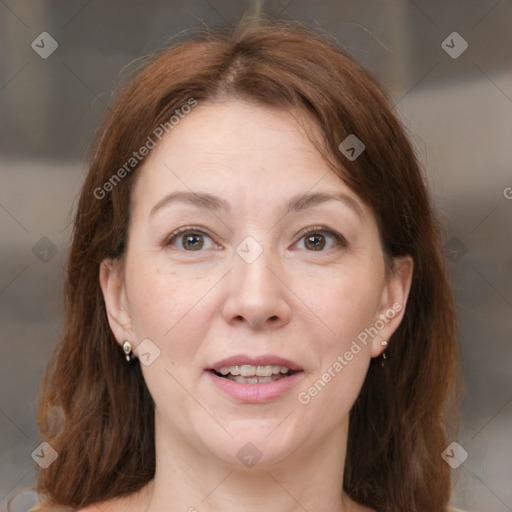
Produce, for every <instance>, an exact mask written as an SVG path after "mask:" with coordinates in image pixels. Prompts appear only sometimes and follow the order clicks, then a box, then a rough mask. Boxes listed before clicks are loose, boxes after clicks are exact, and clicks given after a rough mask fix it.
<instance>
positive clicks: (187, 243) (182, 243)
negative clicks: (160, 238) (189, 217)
mask: <svg viewBox="0 0 512 512" xmlns="http://www.w3.org/2000/svg"><path fill="white" fill-rule="evenodd" d="M207 240H210V242H209V245H208V242H207ZM164 245H165V246H166V247H167V246H173V247H174V248H176V249H181V250H183V251H187V252H200V251H201V250H202V249H211V248H213V246H214V245H215V244H214V242H213V240H212V238H211V237H210V236H209V235H208V234H207V233H205V232H204V231H203V230H201V229H195V228H191V227H184V228H181V229H178V230H176V231H175V232H174V233H172V234H171V235H169V237H168V238H167V240H166V241H165V243H164Z"/></svg>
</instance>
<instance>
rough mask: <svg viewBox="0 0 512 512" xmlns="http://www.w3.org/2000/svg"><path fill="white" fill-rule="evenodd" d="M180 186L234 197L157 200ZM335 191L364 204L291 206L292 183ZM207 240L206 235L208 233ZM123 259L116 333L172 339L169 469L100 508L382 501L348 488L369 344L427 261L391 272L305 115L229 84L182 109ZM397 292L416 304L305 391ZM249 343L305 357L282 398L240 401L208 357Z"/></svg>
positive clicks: (166, 441) (163, 429)
mask: <svg viewBox="0 0 512 512" xmlns="http://www.w3.org/2000/svg"><path fill="white" fill-rule="evenodd" d="M175 191H185V192H190V191H194V192H209V193H211V194H214V195H216V196H219V197H221V198H223V199H225V200H226V201H227V202H228V203H229V205H230V208H231V211H230V212H229V213H228V212H223V211H222V210H219V211H213V210H212V209H200V208H197V207H195V206H192V205H188V204H185V203H179V202H175V203H170V204H168V205H167V206H165V207H162V208H161V209H159V210H157V212H156V213H154V215H152V216H150V211H151V209H152V208H153V207H154V206H155V205H156V204H157V203H159V201H161V200H162V198H164V197H165V196H166V195H167V194H169V193H171V192H175ZM320 191H325V192H328V193H333V192H334V193H343V194H345V195H346V196H349V197H350V198H352V199H353V200H354V201H355V202H357V204H358V205H359V208H360V215H358V214H357V213H356V211H355V210H354V209H353V208H351V207H350V206H349V205H348V204H346V203H344V202H340V201H327V202H324V203H321V204H318V205H316V206H313V207H311V208H306V209H304V210H303V211H299V212H292V213H289V214H287V215H284V213H283V210H282V209H283V206H284V205H285V204H286V203H287V201H288V200H289V199H290V198H291V197H292V196H295V195H297V194H301V193H308V192H320ZM184 226H197V227H201V228H202V229H203V230H204V231H205V232H206V234H204V235H202V236H201V233H199V238H192V245H191V244H190V243H189V244H188V245H187V240H189V242H190V238H188V239H187V235H188V236H189V237H190V235H193V234H194V233H195V234H196V236H197V235H198V233H197V229H196V230H192V231H193V233H190V232H189V233H181V234H180V235H179V236H178V237H176V238H175V239H174V240H171V243H170V245H168V246H166V245H165V241H166V239H168V238H169V235H170V234H171V233H172V232H173V231H175V230H176V229H178V228H181V227H184ZM314 226H322V227H324V228H325V229H329V230H331V231H333V232H334V233H339V234H340V235H342V236H343V237H344V238H345V239H346V241H347V242H348V246H346V247H345V246H343V245H342V244H340V243H339V242H337V240H336V237H335V236H333V235H331V234H329V233H325V232H322V231H320V233H319V230H316V231H315V233H316V234H317V235H316V236H317V238H315V237H313V240H311V234H310V236H309V237H308V236H304V234H303V233H302V231H303V230H304V229H305V228H309V227H314ZM247 236H251V237H253V238H254V239H255V240H257V242H258V243H259V244H260V246H261V248H262V249H263V252H262V253H261V254H260V255H259V257H258V258H257V259H256V260H255V261H254V262H252V263H248V262H247V261H245V260H244V259H243V258H242V257H240V256H239V254H238V253H237V252H236V249H237V247H238V246H239V244H240V243H241V242H242V241H243V240H244V239H245V238H246V237H247ZM193 242H196V245H195V247H197V244H199V246H200V244H201V242H202V243H203V244H204V245H203V246H202V248H201V247H200V248H199V249H196V250H194V245H193ZM315 242H317V245H316V246H315ZM318 246H320V248H319V249H318ZM315 247H317V248H316V250H315ZM250 250H251V251H254V248H253V249H250ZM125 265H126V266H125V271H124V272H123V269H122V267H121V265H120V264H119V262H118V261H112V260H105V261H104V262H103V263H102V265H101V270H100V282H101V286H102V290H103V294H104V297H105V305H106V309H107V313H108V319H109V322H110V326H111V328H112V331H113V333H114V335H115V337H116V339H117V341H118V343H119V344H120V345H122V343H123V341H124V340H126V339H128V340H130V341H132V343H133V344H134V349H135V348H136V347H137V346H138V345H139V344H140V343H141V342H142V340H144V339H150V340H151V342H152V343H153V344H154V345H155V346H156V347H158V349H159V350H160V355H159V356H158V357H157V358H156V359H155V360H154V361H153V362H152V364H150V365H148V366H145V365H142V364H141V368H142V371H143V374H144V378H145V381H146V383H147V386H148V389H149V391H150V393H151V395H152V397H153V399H154V401H155V404H156V405H155V424H156V427H155V442H156V475H155V478H154V480H152V481H151V482H150V483H149V484H148V485H147V486H145V487H144V488H143V489H141V490H140V491H139V492H137V493H134V494H133V495H131V496H130V497H128V498H122V499H114V500H110V501H108V502H104V503H101V504H98V507H99V509H100V510H102V511H105V512H106V511H117V510H123V511H126V510H128V511H130V510H133V511H135V510H137V511H140V510H145V511H147V512H157V511H163V510H173V511H177V510H180V511H188V512H194V511H196V510H197V511H199V512H207V511H218V510H223V511H224V512H231V511H239V510H244V511H247V512H256V511H259V512H260V511H262V510H276V511H280V512H296V511H304V510H309V511H312V510H315V511H319V512H322V511H324V512H332V511H339V512H349V511H350V512H355V511H358V512H360V511H369V510H370V509H368V508H367V507H363V506H361V505H359V504H357V503H355V502H353V501H352V500H350V499H349V498H348V496H346V495H345V494H340V492H339V489H340V488H341V482H342V481H343V467H344V461H345V452H346V441H347V430H348V418H349V412H350V409H351V407H352V405H353V403H354V401H355V400H356V398H357V396H358V394H359V392H360V389H361V386H362V384H363V381H364V378H365V375H366V371H367V369H368V365H369V363H370V359H371V358H374V357H378V356H379V355H380V354H381V353H382V351H383V350H384V347H383V346H382V345H381V342H382V340H389V338H390V336H391V334H392V333H393V332H394V331H395V330H396V328H397V327H398V325H399V323H400V321H401V320H402V316H403V312H404V309H405V304H406V301H407V296H408V293H409V288H410V284H411V277H412V270H413V265H412V261H411V259H410V258H402V259H400V260H396V261H395V267H396V272H394V273H392V274H391V275H390V277H389V278H387V277H386V275H385V265H384V259H383V253H382V248H381V245H380V241H379V234H378V229H377V225H376V222H375V219H374V218H373V215H372V212H371V210H370V209H369V208H368V207H367V206H366V205H364V204H363V203H362V201H361V200H360V199H359V198H358V197H357V195H356V194H355V193H354V192H352V191H351V190H350V189H349V188H348V186H347V185H345V184H344V183H343V181H341V179H340V178H339V177H338V176H336V174H334V173H333V172H332V171H331V170H330V169H329V168H328V166H327V164H326V162H325V161H324V160H323V159H322V157H321V156H320V154H319V153H318V151H317V150H316V149H315V147H314V146H313V145H312V143H311V142H310V140H309V139H308V138H307V136H306V135H305V134H304V133H303V132H302V130H301V129H300V126H299V124H298V123H297V121H296V119H295V118H294V117H293V115H291V114H290V113H289V112H284V111H277V110H273V109H269V108H266V107H262V106H256V105H253V104H250V103H246V102H242V101H238V100H237V101H234V100H229V101H225V102H220V103H215V104H200V105H198V106H197V107H196V108H195V109H194V110H193V111H192V112H191V113H190V114H188V115H187V116H186V117H185V118H184V119H183V120H181V121H180V123H179V125H177V126H176V127H175V128H174V130H173V131H172V132H170V133H169V135H167V137H166V138H164V140H163V141H162V142H161V143H160V144H159V145H158V146H157V147H156V148H155V149H154V150H153V151H152V152H151V154H150V156H149V157H148V159H147V160H146V162H145V164H144V167H143V169H142V170H141V173H140V175H139V176H138V179H137V182H136V184H135V188H134V191H133V196H132V204H131V222H130V228H129V240H128V247H127V253H126V261H125ZM396 303H398V304H400V305H402V306H403V307H402V310H401V311H400V312H399V313H397V314H396V315H395V316H394V318H392V319H391V320H389V321H388V322H387V323H386V324H385V326H384V328H383V329H382V330H380V331H379V334H378V335H377V336H375V337H374V338H373V339H372V338H371V337H370V338H369V340H368V343H367V345H366V346H365V345H363V344H361V343H360V344H359V345H360V346H361V351H360V352H358V353H357V355H355V356H354V357H353V359H352V360H351V361H350V362H349V363H348V364H347V365H346V366H345V367H344V368H343V370H342V371H341V372H338V373H336V374H335V375H336V376H335V377H334V378H332V380H331V381H330V382H329V383H328V384H327V385H326V386H325V387H324V388H323V389H322V390H321V392H319V393H318V394H317V395H316V396H315V397H313V398H311V401H310V402H309V403H308V404H302V403H300V402H299V401H298V398H297V394H298V393H299V392H300V391H305V390H308V388H309V387H310V386H311V385H312V384H313V383H314V382H315V381H317V380H318V379H319V378H320V377H321V375H322V374H323V373H324V372H325V370H326V369H327V368H329V367H332V365H333V363H334V362H335V361H336V360H337V357H338V356H339V355H343V354H344V353H345V352H346V351H347V350H348V349H349V348H350V346H351V343H352V342H353V341H354V340H355V339H357V335H358V334H359V333H360V332H362V331H364V329H365V328H368V327H370V326H374V325H375V323H376V321H377V320H378V319H379V315H381V314H384V313H385V312H386V311H389V310H390V309H392V306H393V304H396ZM238 353H246V354H254V355H261V354H270V353H271V354H277V355H279V356H282V357H284V358H287V359H291V360H293V361H295V362H297V363H298V364H300V365H301V367H302V368H303V370H304V374H303V375H302V377H301V380H300V382H299V383H298V384H297V385H296V386H295V388H293V389H292V390H291V391H289V392H287V393H286V394H285V395H283V396H281V397H279V398H277V399H275V400H273V401H270V402H268V403H264V404H248V403H241V402H239V401H237V400H235V399H233V398H231V397H229V396H227V395H224V394H223V393H222V392H221V391H220V390H219V389H218V388H217V387H216V386H214V385H213V384H212V382H211V379H210V378H209V376H208V375H207V374H206V372H205V371H204V369H205V368H206V367H208V366H209V365H211V364H212V363H214V362H215V361H218V360H220V359H223V358H225V357H228V356H231V355H234V354H238ZM138 364H140V363H138ZM127 399H129V396H127ZM248 442H250V443H252V444H254V445H255V446H256V447H257V448H258V450H259V452H261V454H262V456H261V459H260V460H259V461H258V463H257V464H256V465H254V466H252V467H250V468H248V467H246V466H245V465H244V464H242V463H241V461H240V460H239V459H238V457H237V452H238V451H239V450H240V449H241V448H242V447H243V446H244V445H245V444H246V443H248ZM91 510H96V508H91Z"/></svg>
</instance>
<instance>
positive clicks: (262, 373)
mask: <svg viewBox="0 0 512 512" xmlns="http://www.w3.org/2000/svg"><path fill="white" fill-rule="evenodd" d="M256 375H257V376H258V377H270V376H271V375H272V366H258V368H257V369H256Z"/></svg>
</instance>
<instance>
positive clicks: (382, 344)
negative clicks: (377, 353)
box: [380, 340, 388, 366]
mask: <svg viewBox="0 0 512 512" xmlns="http://www.w3.org/2000/svg"><path fill="white" fill-rule="evenodd" d="M380 344H381V346H382V347H387V346H388V342H387V341H386V340H383V341H381V342H380ZM382 359H383V360H385V359H387V357H386V351H385V350H384V351H383V352H382ZM380 365H381V366H384V361H381V363H380Z"/></svg>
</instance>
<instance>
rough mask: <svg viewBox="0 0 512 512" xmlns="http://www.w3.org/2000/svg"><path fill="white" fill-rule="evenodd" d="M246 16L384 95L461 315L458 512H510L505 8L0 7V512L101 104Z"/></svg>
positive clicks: (46, 339) (511, 208) (58, 325)
mask: <svg viewBox="0 0 512 512" xmlns="http://www.w3.org/2000/svg"><path fill="white" fill-rule="evenodd" d="M248 9H250V10H252V11H258V10H260V11H264V12H266V13H268V14H270V15H272V16H275V17H279V18H282V19H295V20H301V21H304V22H306V23H307V24H309V25H311V26H318V27H321V28H323V29H324V30H326V31H327V32H329V33H331V34H334V35H335V36H336V37H337V38H338V39H339V41H340V42H342V43H344V44H345V45H346V46H347V47H348V48H349V50H351V51H352V53H353V54H354V55H355V56H356V57H358V58H359V59H360V60H361V61H362V62H363V63H364V64H366V65H367V66H368V67H369V68H370V69H371V70H372V71H374V72H375V73H376V74H377V75H378V76H379V77H380V78H381V79H382V80H383V81H384V83H385V84H386V85H387V87H388V88H389V90H390V91H391V93H392V97H393V98H394V101H395V102H396V107H397V110H398V113H399V115H400V116H401V118H402V119H403V121H404V123H405V124H406V126H407V127H408V129H409V130H410V135H411V137H412V139H413V142H414V144H415V146H416V148H417V152H418V155H419V157H420V159H421V161H422V163H423V166H424V167H425V169H426V172H427V175H428V183H429V186H430V188H431V190H432V193H433V194H434V199H435V202H436V206H437V208H438V211H439V214H440V215H441V219H442V222H443V225H444V228H445V236H446V241H447V243H446V247H445V249H446V253H447V256H448V257H449V259H450V276H451V281H452V283H453V287H454V291H455V295H456V299H457V304H458V313H459V323H460V327H459V331H460V336H459V343H460V350H461V356H462V363H463V369H464V375H465V379H466V393H465V395H464V397H463V400H462V402H461V432H460V436H459V438H458V439H452V440H451V441H457V442H458V443H459V444H460V445H461V446H462V447H463V448H464V449H465V450H466V452H467V453H468V458H467V459H466V460H465V462H464V463H463V464H462V465H461V466H460V467H458V468H457V469H454V470H453V475H454V478H455V489H454V495H453V504H454V505H456V506H458V507H460V508H465V509H467V510H471V511H485V512H505V511H511V510H512V486H511V485H510V481H511V476H512V471H511V469H512V468H511V464H512V463H511V460H512V443H511V442H510V426H511V419H512V386H511V362H512V357H511V349H510V332H511V330H512V237H511V229H510V220H511V216H512V189H511V188H509V187H512V172H511V158H510V157H511V152H512V151H511V141H512V123H511V121H512V70H511V65H512V51H511V49H512V30H510V28H511V27H512V2H511V1H510V0H500V1H496V0H490V1H483V0H480V1H420V0H416V1H412V0H401V1H399V0H397V1H389V2H383V1H377V0H375V1H344V2H339V1H337V2H335V1H318V2H304V1H302V0H286V1H274V2H271V1H267V2H248V1H247V2H242V1H240V2H238V1H235V0H233V1H229V0H226V1H220V0H219V1H215V0H193V1H188V2H184V1H167V2H164V1H150V2H143V1H141V0H129V1H127V0H123V1H120V0H119V1H108V2H107V1H100V0H85V1H75V0H70V1H66V2H63V1H36V0H34V1H29V0H16V1H15V0H0V40H1V46H0V56H1V57H0V59H1V60H0V129H1V136H0V148H1V157H0V226H1V241H2V253H1V267H0V306H1V322H2V323H1V335H2V340H1V346H0V356H1V357H0V378H1V386H0V508H3V507H5V503H6V502H7V499H8V497H9V496H11V495H12V494H13V493H14V492H16V491H17V490H19V489H21V488H24V487H29V486H31V485H33V483H34V476H33V466H34V462H33V460H32V458H31V453H32V451H33V450H34V448H35V447H36V446H37V444H38V439H39V437H38V430H37V426H36V424H35V414H36V396H37V390H38V385H39V381H40V378H41V373H42V370H43V367H44V365H45V362H46V360H47V358H48V355H49V353H50V350H51V348H52V347H53V346H54V344H55V343H56V341H57V340H58V338H59V336H60V334H61V332H62V298H61V295H62V283H63V265H64V261H65V254H66V250H67V247H68V245H69V240H70V228H71V219H72V216H71V214H72V212H73V208H74V205H75V201H76V197H77V193H78V191H79V187H80V185H81V182H82V180H83V179H84V177H85V173H86V170H87V157H88V150H89V144H90V141H91V139H92V136H93V133H94V130H95V129H96V127H97V125H98V123H99V122H100V120H101V118H102V116H103V114H104V112H105V108H106V105H107V104H108V101H109V98H110V95H111V92H112V91H113V90H114V89H115V87H116V85H117V84H118V81H119V80H120V79H123V78H124V77H125V76H126V73H130V72H131V71H133V70H134V69H135V68H136V67H137V66H138V61H136V59H137V58H138V57H140V56H142V55H145V54H148V53H150V52H152V51H153V50H155V49H158V48H163V47H166V46H168V45H169V44H170V43H172V41H173V38H175V37H176V36H177V35H178V34H180V33H181V32H182V31H183V30H186V29H189V28H193V27H197V26H198V25H199V24H201V23H206V24H207V25H209V26H211V27H227V26H230V25H234V24H235V23H236V22H237V20H238V19H239V17H240V16H241V15H242V13H243V12H245V11H246V10H248ZM42 32H48V33H49V34H50V35H51V36H52V37H53V38H54V39H55V40H56V41H57V43H58V48H57V50H56V51H55V52H54V53H53V54H52V55H50V56H49V57H48V58H46V59H43V58H42V57H40V56H39V54H38V53H36V51H34V49H33V48H32V47H31V44H32V42H33V41H36V42H39V41H40V38H39V37H38V36H39V34H41V33H42ZM452 32H457V33H459V34H460V36H462V38H463V39H464V40H465V41H467V43H468V45H469V46H468V48H467V50H466V51H465V52H464V53H462V54H461V55H460V56H458V57H457V58H453V57H452V56H450V55H449V54H448V53H447V52H446V51H445V50H444V49H443V46H442V43H443V41H444V40H445V39H446V38H447V37H448V36H449V35H450V34H451V33H452ZM448 41H450V39H448ZM460 42H461V41H456V42H454V43H453V44H454V45H455V49H456V50H457V49H460V48H461V46H460ZM39 44H40V43H39ZM445 44H446V43H445ZM449 44H450V45H452V43H449ZM46 48H48V46H46ZM128 65H129V66H128ZM440 457H441V454H440ZM31 500H33V497H31V496H30V493H26V494H25V495H21V496H20V497H19V498H17V500H16V501H15V509H14V510H25V509H26V506H27V504H28V503H29V502H31Z"/></svg>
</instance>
